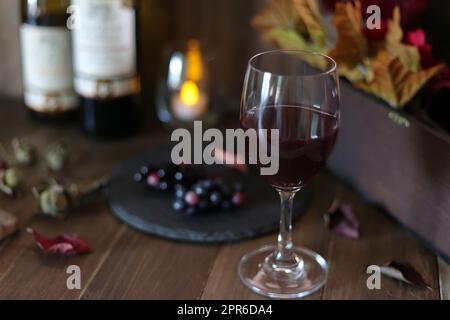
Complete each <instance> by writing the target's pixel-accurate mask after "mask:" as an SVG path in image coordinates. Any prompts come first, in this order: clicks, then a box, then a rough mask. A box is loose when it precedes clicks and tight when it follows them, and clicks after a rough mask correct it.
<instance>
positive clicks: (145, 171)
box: [139, 166, 150, 176]
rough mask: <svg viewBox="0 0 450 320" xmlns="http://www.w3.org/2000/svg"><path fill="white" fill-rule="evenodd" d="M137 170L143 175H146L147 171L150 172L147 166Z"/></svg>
mask: <svg viewBox="0 0 450 320" xmlns="http://www.w3.org/2000/svg"><path fill="white" fill-rule="evenodd" d="M139 172H140V173H141V174H142V175H143V176H146V175H148V173H149V172H150V168H149V167H148V166H142V167H141V168H140V169H139Z"/></svg>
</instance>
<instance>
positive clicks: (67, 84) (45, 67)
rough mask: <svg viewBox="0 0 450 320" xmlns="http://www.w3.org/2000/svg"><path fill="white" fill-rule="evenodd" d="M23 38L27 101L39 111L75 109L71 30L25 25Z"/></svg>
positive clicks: (21, 32) (28, 104)
mask: <svg viewBox="0 0 450 320" xmlns="http://www.w3.org/2000/svg"><path fill="white" fill-rule="evenodd" d="M20 38H21V49H22V50H21V51H22V73H23V82H24V86H25V88H24V89H25V90H24V91H25V94H24V95H25V104H26V105H27V106H28V107H30V108H31V109H33V110H35V111H38V112H63V111H67V110H70V109H73V108H75V107H76V106H77V98H76V96H75V93H74V92H73V73H72V59H71V46H70V34H69V31H68V30H67V29H66V28H64V27H46V26H34V25H29V24H23V25H22V26H21V28H20Z"/></svg>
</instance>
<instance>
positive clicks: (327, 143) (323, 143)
mask: <svg viewBox="0 0 450 320" xmlns="http://www.w3.org/2000/svg"><path fill="white" fill-rule="evenodd" d="M241 127H242V128H243V129H244V130H246V129H250V128H252V129H268V130H270V129H278V130H279V138H280V141H279V170H278V173H276V174H275V175H266V176H263V177H264V178H265V179H266V180H267V181H268V182H269V183H270V184H271V185H272V186H274V187H276V188H279V189H295V188H298V187H300V186H303V185H305V184H306V183H307V182H308V181H309V180H310V179H311V178H312V177H314V176H315V175H316V174H317V173H318V172H319V171H320V170H321V169H322V168H323V167H324V166H325V165H326V161H327V159H328V157H329V155H330V153H331V151H332V149H333V146H334V143H335V141H336V137H337V132H338V121H337V119H336V117H335V116H333V115H331V114H328V113H326V112H324V111H321V110H320V109H317V108H314V107H309V106H295V105H279V106H265V107H254V108H251V109H248V110H247V112H246V113H245V114H244V115H243V117H242V119H241ZM267 136H268V137H267V141H259V143H264V144H267V150H269V151H270V150H271V148H270V144H271V139H270V138H271V135H270V132H269V133H268V135H267ZM258 137H259V135H258ZM258 166H259V165H258Z"/></svg>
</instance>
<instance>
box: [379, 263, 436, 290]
mask: <svg viewBox="0 0 450 320" xmlns="http://www.w3.org/2000/svg"><path fill="white" fill-rule="evenodd" d="M379 267H380V270H381V273H382V274H384V275H386V276H388V277H391V278H394V279H397V280H400V281H403V282H406V283H409V284H414V285H416V286H418V287H421V288H428V289H431V287H430V285H429V284H428V283H427V282H426V281H425V280H424V278H423V277H422V275H421V274H420V273H419V272H418V271H417V270H416V269H414V267H413V266H412V265H411V264H410V263H408V262H402V261H400V262H399V261H391V262H390V263H388V264H386V265H384V266H379Z"/></svg>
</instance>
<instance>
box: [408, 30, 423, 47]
mask: <svg viewBox="0 0 450 320" xmlns="http://www.w3.org/2000/svg"><path fill="white" fill-rule="evenodd" d="M406 43H408V44H410V45H412V46H415V47H421V46H424V45H426V44H427V40H426V35H425V32H424V31H423V30H422V29H417V30H414V31H410V32H408V34H407V35H406Z"/></svg>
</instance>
